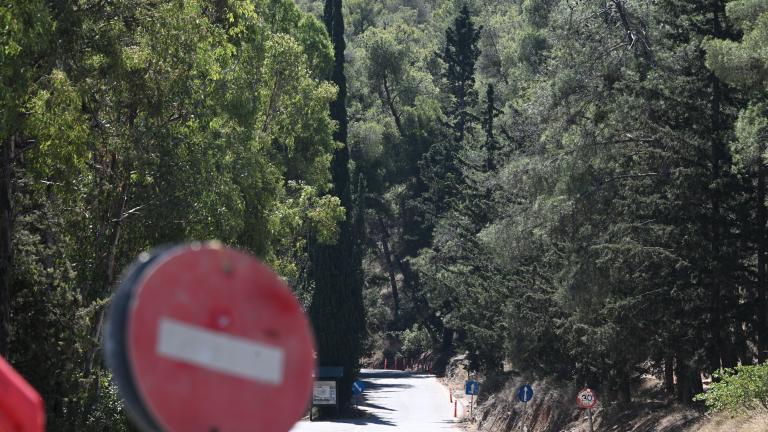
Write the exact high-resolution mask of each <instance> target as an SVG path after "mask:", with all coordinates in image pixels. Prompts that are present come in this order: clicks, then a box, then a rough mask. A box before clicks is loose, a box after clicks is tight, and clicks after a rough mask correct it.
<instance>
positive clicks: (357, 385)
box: [352, 381, 365, 395]
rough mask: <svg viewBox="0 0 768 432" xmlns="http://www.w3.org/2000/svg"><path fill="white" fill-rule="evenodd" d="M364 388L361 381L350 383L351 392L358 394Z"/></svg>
mask: <svg viewBox="0 0 768 432" xmlns="http://www.w3.org/2000/svg"><path fill="white" fill-rule="evenodd" d="M363 390H365V383H364V382H362V381H355V382H353V383H352V393H353V394H356V395H359V394H360V393H362V392H363Z"/></svg>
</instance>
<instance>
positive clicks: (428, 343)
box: [400, 324, 432, 358]
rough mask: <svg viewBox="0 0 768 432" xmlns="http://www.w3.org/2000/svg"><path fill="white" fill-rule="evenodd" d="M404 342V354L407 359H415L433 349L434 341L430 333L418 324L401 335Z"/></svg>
mask: <svg viewBox="0 0 768 432" xmlns="http://www.w3.org/2000/svg"><path fill="white" fill-rule="evenodd" d="M400 337H401V340H402V341H403V347H402V352H403V354H404V355H405V356H406V357H410V358H414V357H417V356H419V355H420V354H423V353H425V352H428V351H429V350H431V349H432V339H430V337H429V333H427V330H426V329H424V328H423V327H420V326H419V325H418V324H414V326H413V327H412V328H410V329H405V330H404V331H403V332H402V334H401V336H400Z"/></svg>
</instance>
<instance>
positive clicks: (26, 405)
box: [0, 357, 45, 432]
mask: <svg viewBox="0 0 768 432" xmlns="http://www.w3.org/2000/svg"><path fill="white" fill-rule="evenodd" d="M44 430H45V407H44V404H43V399H42V398H40V395H39V394H38V393H37V391H35V389H33V388H32V386H30V385H29V383H28V382H27V381H25V380H24V378H23V377H22V376H21V375H19V373H18V372H16V371H15V370H14V369H13V367H11V365H10V364H9V363H8V362H7V361H5V359H4V358H2V357H0V431H2V432H43V431H44Z"/></svg>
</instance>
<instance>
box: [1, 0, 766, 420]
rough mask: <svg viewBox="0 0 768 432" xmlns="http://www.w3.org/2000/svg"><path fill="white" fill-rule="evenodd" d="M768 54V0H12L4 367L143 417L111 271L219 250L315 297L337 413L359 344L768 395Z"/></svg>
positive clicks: (493, 364) (670, 390)
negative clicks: (340, 374)
mask: <svg viewBox="0 0 768 432" xmlns="http://www.w3.org/2000/svg"><path fill="white" fill-rule="evenodd" d="M766 46H768V3H766V2H765V1H764V0H731V1H725V0H691V1H679V0H657V1H646V0H609V1H604V2H593V1H585V2H574V1H568V0H383V1H370V0H343V1H342V0H296V1H295V2H294V1H293V0H178V1H159V2H158V1H153V0H115V1H104V0H57V1H54V0H9V1H5V2H4V3H3V4H2V5H1V6H0V86H1V87H0V142H2V153H0V354H1V355H3V356H6V357H7V358H9V360H10V361H11V362H12V363H13V365H14V366H15V367H16V368H18V369H19V370H20V371H21V372H22V373H23V374H24V375H25V376H26V377H27V378H28V379H29V380H30V381H31V382H32V384H33V385H34V386H35V387H36V388H38V389H39V390H40V391H41V392H42V394H43V396H44V398H45V401H46V404H47V408H48V413H49V417H48V418H49V424H50V428H51V430H61V431H70V430H71V431H97V430H125V429H127V428H129V426H128V425H127V423H126V420H125V416H124V413H123V410H122V405H121V403H120V401H119V398H118V397H117V394H116V393H115V391H114V388H113V387H112V385H111V384H110V376H109V372H108V371H107V370H106V369H105V367H104V365H103V362H102V359H101V352H100V350H101V332H102V323H103V314H104V311H105V309H106V306H107V305H108V304H109V301H110V299H111V295H112V291H111V290H112V287H114V285H115V282H116V281H117V280H118V279H119V275H120V270H121V269H122V268H124V266H125V265H127V264H128V263H129V262H130V261H131V260H132V259H133V258H134V257H135V256H136V255H137V254H138V253H139V252H141V251H143V250H146V249H148V248H152V247H155V246H158V245H162V244H166V243H175V242H182V241H188V240H193V239H197V240H205V239H212V238H216V239H219V240H221V241H223V242H225V243H227V244H230V245H233V246H235V247H239V248H241V249H243V250H246V251H249V252H251V253H253V254H255V255H256V256H259V257H261V258H262V259H264V260H265V261H266V262H268V263H269V264H270V265H271V266H272V267H274V268H275V269H276V270H277V271H278V272H279V273H280V274H281V275H282V276H283V277H284V278H285V279H286V281H287V282H288V283H289V284H290V285H291V286H292V287H293V289H294V291H295V293H296V294H297V296H298V297H299V298H300V300H301V302H302V304H303V305H304V306H305V307H306V309H307V311H308V313H309V315H310V317H311V318H312V321H313V325H314V327H315V330H316V334H317V337H318V342H319V350H318V358H319V362H320V363H321V364H322V365H323V366H344V367H345V368H346V370H347V371H348V372H349V374H348V375H347V376H346V377H345V382H344V383H343V384H342V387H341V390H340V391H341V392H342V393H341V394H342V398H344V399H346V398H345V396H348V392H349V391H350V390H349V389H350V386H349V385H348V384H349V383H350V382H351V379H352V378H353V373H354V370H355V369H356V368H357V367H358V366H359V360H360V358H361V357H370V358H379V359H382V358H387V359H388V360H389V362H390V363H389V364H394V361H393V360H394V359H395V358H398V359H399V360H402V359H403V358H405V359H409V360H416V359H422V360H423V359H425V358H429V359H430V361H432V360H434V366H435V370H437V371H438V372H440V371H444V370H445V367H446V365H447V364H448V360H449V358H450V357H451V355H453V354H455V353H460V354H466V360H467V362H468V368H469V369H470V370H472V371H478V372H479V373H481V374H485V375H487V376H492V375H494V374H503V373H505V371H506V372H508V371H510V370H517V371H523V372H524V373H526V374H531V376H535V377H539V378H541V379H551V380H558V381H563V380H565V381H568V382H575V383H579V385H581V384H582V383H587V384H588V385H589V386H592V387H594V388H596V389H597V390H598V392H599V394H601V396H603V399H602V400H604V401H605V402H606V403H614V402H615V403H616V404H630V403H631V402H633V400H636V399H637V398H638V396H639V393H638V390H637V389H638V385H637V384H638V382H640V381H641V380H642V379H643V377H644V376H648V375H652V376H654V377H657V378H658V379H659V380H660V381H661V387H662V389H663V392H665V393H666V395H667V397H668V398H670V399H675V400H676V401H677V402H678V403H680V404H693V403H696V401H703V402H704V403H705V404H707V405H708V406H709V407H710V408H712V409H715V410H720V409H724V410H733V409H739V408H740V407H742V408H749V407H750V404H754V403H757V404H761V403H763V402H764V401H765V386H766V383H765V381H761V380H763V379H764V377H765V370H766V369H765V368H766V366H765V364H766V363H765V362H766V360H768V289H767V288H768V280H767V279H768V276H767V275H768V273H767V272H768V268H767V267H768V261H767V259H766V258H768V257H767V256H766V254H767V253H768V238H767V236H768V232H767V231H766V229H767V228H768V227H767V224H768V208H767V207H766V187H768V186H767V185H766V180H767V178H766V177H767V174H768V170H766V162H767V161H766V157H767V155H768V153H766V151H767V150H768V148H767V147H766V145H767V144H768V51H766V48H765V47H766ZM398 364H403V363H402V361H398ZM757 364H761V366H754V365H757ZM718 371H722V372H718ZM713 373H714V374H716V379H715V382H714V383H713V384H712V385H711V387H710V390H709V392H707V393H705V394H704V395H703V396H699V397H696V398H695V396H696V395H697V394H701V393H703V391H704V383H703V381H702V377H703V376H709V375H711V374H713ZM755 401H757V402H755ZM760 401H763V402H760Z"/></svg>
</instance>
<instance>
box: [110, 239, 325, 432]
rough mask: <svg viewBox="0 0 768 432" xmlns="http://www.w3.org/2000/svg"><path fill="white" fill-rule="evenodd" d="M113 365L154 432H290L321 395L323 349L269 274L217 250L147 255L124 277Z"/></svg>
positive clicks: (132, 406) (114, 314) (115, 312)
mask: <svg viewBox="0 0 768 432" xmlns="http://www.w3.org/2000/svg"><path fill="white" fill-rule="evenodd" d="M105 345H106V355H107V359H108V361H109V363H110V366H111V367H112V369H113V371H114V374H115V379H116V381H117V382H118V386H119V388H120V391H121V393H122V395H123V396H124V398H125V399H126V405H127V406H128V407H129V411H130V412H131V413H132V416H133V418H134V420H135V421H136V422H137V423H139V425H140V426H141V427H142V428H143V429H144V430H147V431H155V430H162V431H165V432H184V431H189V430H206V431H212V430H218V431H227V430H231V431H237V430H252V429H253V427H254V425H259V428H261V429H263V430H270V431H275V432H284V431H288V430H289V429H290V428H291V427H292V426H293V424H294V423H295V422H296V421H297V420H299V419H300V418H301V417H302V415H303V413H304V411H305V410H306V405H307V402H308V401H309V398H310V395H311V392H312V382H313V377H312V375H313V371H314V368H315V363H314V341H313V338H312V335H311V331H310V327H309V322H308V321H307V319H306V317H305V316H304V313H303V312H302V310H301V308H300V306H299V304H298V302H297V301H296V299H295V298H294V296H293V294H292V293H291V291H290V290H289V289H288V287H287V286H285V284H284V283H283V282H282V281H281V279H280V278H279V277H278V276H277V275H276V274H274V273H273V272H272V271H271V270H270V269H269V268H268V267H267V266H265V265H264V264H262V263H260V262H259V261H257V260H256V259H254V258H252V257H251V256H249V255H246V254H244V253H242V252H238V251H236V250H233V249H229V248H225V247H222V246H220V245H218V244H206V245H200V244H197V245H188V246H180V247H176V248H171V249H166V250H164V251H159V252H156V253H154V254H152V255H147V254H143V255H142V256H141V257H140V258H139V261H138V262H137V263H136V264H134V266H133V267H132V268H131V270H129V271H128V272H127V273H126V275H125V276H124V277H123V283H122V284H121V286H120V288H119V290H118V293H117V295H116V297H115V300H114V302H113V305H112V310H111V314H110V318H109V325H108V329H107V332H106V341H105Z"/></svg>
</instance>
